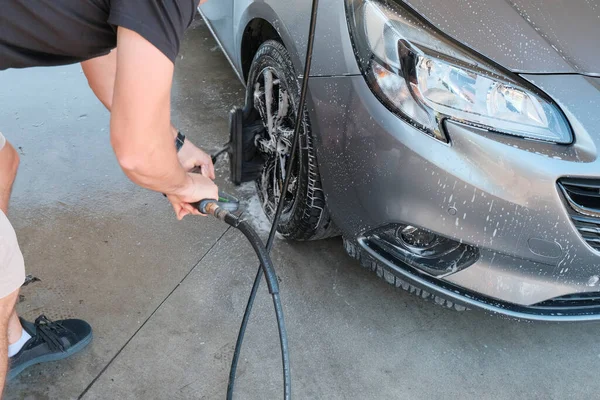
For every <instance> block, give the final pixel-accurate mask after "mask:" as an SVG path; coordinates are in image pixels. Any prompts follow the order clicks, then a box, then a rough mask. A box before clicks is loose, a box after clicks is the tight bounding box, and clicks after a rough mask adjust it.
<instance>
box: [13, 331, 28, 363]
mask: <svg viewBox="0 0 600 400" xmlns="http://www.w3.org/2000/svg"><path fill="white" fill-rule="evenodd" d="M29 339H31V335H30V334H29V333H27V331H26V330H25V329H23V333H22V334H21V338H20V339H19V340H17V341H16V342H15V343H13V344H11V345H9V346H8V357H12V356H14V355H15V354H17V353H18V352H19V351H21V349H22V348H23V346H25V343H27V341H28V340H29Z"/></svg>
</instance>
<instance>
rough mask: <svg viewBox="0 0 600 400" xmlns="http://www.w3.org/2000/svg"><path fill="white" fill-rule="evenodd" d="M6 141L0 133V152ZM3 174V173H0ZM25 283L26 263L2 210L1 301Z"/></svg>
mask: <svg viewBox="0 0 600 400" xmlns="http://www.w3.org/2000/svg"><path fill="white" fill-rule="evenodd" d="M5 143H6V140H5V139H4V136H2V134H1V133H0V150H2V148H3V147H4V144H5ZM0 173H1V172H0ZM23 282H25V262H24V261H23V254H21V249H20V248H19V243H18V242H17V235H16V234H15V230H14V229H13V227H12V225H11V224H10V222H9V221H8V218H6V215H4V212H2V210H0V299H1V298H3V297H6V296H8V295H9V294H11V293H12V292H14V291H15V290H17V289H19V288H20V287H21V285H22V284H23Z"/></svg>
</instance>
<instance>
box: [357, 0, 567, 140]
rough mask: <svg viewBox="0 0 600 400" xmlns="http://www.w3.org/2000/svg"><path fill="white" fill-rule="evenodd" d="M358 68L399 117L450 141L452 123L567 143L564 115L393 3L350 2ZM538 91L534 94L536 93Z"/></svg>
mask: <svg viewBox="0 0 600 400" xmlns="http://www.w3.org/2000/svg"><path fill="white" fill-rule="evenodd" d="M347 5H348V10H349V19H350V26H351V30H352V36H353V42H354V46H355V49H356V53H357V58H358V61H359V64H360V66H361V68H362V70H363V73H364V75H365V77H366V79H367V81H368V83H369V85H370V87H371V89H372V90H373V91H374V92H375V94H376V95H377V96H378V97H379V98H380V100H381V101H382V102H383V103H384V104H385V105H386V106H388V107H389V108H390V109H391V110H392V111H394V112H395V113H396V114H398V115H399V116H400V117H402V118H404V119H405V120H407V121H409V122H410V123H412V124H414V125H416V126H417V127H419V128H421V129H422V130H424V131H425V132H427V133H429V134H430V135H432V136H434V137H436V138H438V139H440V140H446V139H445V135H444V133H443V131H442V128H441V122H442V121H443V120H444V119H445V118H449V119H451V120H455V121H459V122H463V123H466V124H470V125H475V126H478V127H482V128H485V129H488V130H491V131H495V132H500V133H505V134H510V135H515V136H520V137H524V138H529V139H535V140H543V141H549V142H554V143H562V144H567V143H571V142H572V135H571V129H570V127H569V124H568V122H567V120H566V118H565V116H564V114H563V113H562V111H561V110H560V109H559V108H558V107H557V106H556V105H555V104H554V103H553V102H552V101H551V100H550V99H549V98H548V97H547V96H546V95H544V94H543V93H540V92H537V91H536V90H535V89H533V88H530V87H529V86H528V85H527V84H526V83H525V82H522V81H520V80H519V78H518V77H516V76H512V74H510V73H507V72H504V71H502V70H501V69H500V68H497V67H495V66H493V65H492V64H491V63H490V62H488V61H486V60H484V59H483V58H482V57H478V56H477V55H475V54H471V53H470V52H467V51H466V50H464V49H462V48H461V47H460V46H459V45H457V44H455V43H454V42H452V41H451V40H450V39H447V38H445V37H444V36H443V35H441V34H440V33H438V32H437V31H435V30H434V29H433V28H432V27H431V26H429V25H428V24H426V23H425V22H423V21H421V19H420V18H419V17H418V16H416V15H414V14H413V13H412V12H410V11H409V10H407V9H405V8H404V7H400V6H399V5H398V4H396V3H392V2H390V1H388V0H347ZM534 91H535V92H534Z"/></svg>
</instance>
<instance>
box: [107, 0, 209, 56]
mask: <svg viewBox="0 0 600 400" xmlns="http://www.w3.org/2000/svg"><path fill="white" fill-rule="evenodd" d="M198 3H199V1H198V0H112V1H111V7H110V15H109V17H108V23H109V24H111V25H113V26H122V27H124V28H127V29H131V30H132V31H134V32H136V33H138V34H139V35H141V36H142V37H143V38H144V39H146V40H147V41H149V42H150V43H152V44H153V45H154V46H155V47H156V48H157V49H159V50H160V51H161V52H162V53H163V54H164V55H165V56H167V57H168V58H169V59H170V60H171V61H172V62H175V59H176V58H177V54H179V46H180V43H181V39H182V38H183V34H184V33H185V30H186V29H187V28H188V27H189V26H190V24H191V23H192V20H193V18H194V14H195V13H196V6H197V5H198Z"/></svg>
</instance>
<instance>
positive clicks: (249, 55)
mask: <svg viewBox="0 0 600 400" xmlns="http://www.w3.org/2000/svg"><path fill="white" fill-rule="evenodd" d="M237 38H238V40H239V60H240V64H239V65H240V68H241V75H242V77H243V78H244V81H247V80H248V72H249V71H250V66H251V65H252V60H253V59H254V56H255V55H256V52H257V51H258V48H259V47H260V45H261V44H263V43H264V42H266V41H267V40H276V41H278V42H280V43H281V44H283V45H284V46H285V48H286V49H287V50H288V52H289V54H290V56H291V57H292V62H293V63H294V68H296V71H299V70H301V68H302V67H301V65H302V62H301V60H300V57H299V55H298V50H297V48H296V45H295V43H294V41H293V40H292V36H291V35H290V32H289V30H288V29H287V27H286V26H285V24H284V23H283V22H282V20H281V18H279V17H278V15H277V14H276V12H275V11H274V10H273V9H272V8H271V6H269V5H268V4H267V3H263V2H253V3H252V4H250V5H249V6H248V8H246V10H244V12H243V14H242V16H241V18H240V21H239V25H238V35H237Z"/></svg>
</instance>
